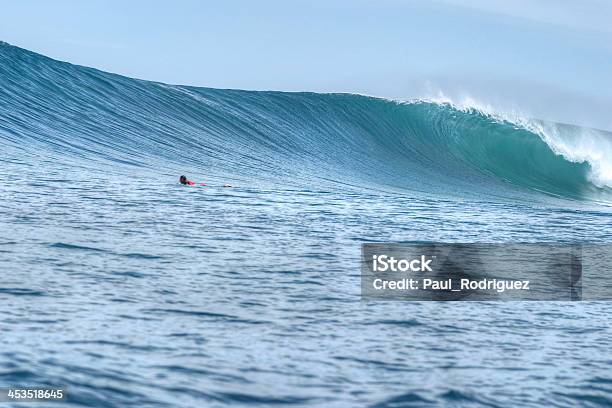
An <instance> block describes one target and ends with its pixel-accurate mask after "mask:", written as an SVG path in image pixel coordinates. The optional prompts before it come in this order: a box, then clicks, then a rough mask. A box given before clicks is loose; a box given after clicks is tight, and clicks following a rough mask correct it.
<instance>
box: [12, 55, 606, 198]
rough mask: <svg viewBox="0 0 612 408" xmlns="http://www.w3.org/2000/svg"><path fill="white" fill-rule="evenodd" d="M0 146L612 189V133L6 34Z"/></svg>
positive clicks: (304, 173)
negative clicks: (221, 78) (235, 83)
mask: <svg viewBox="0 0 612 408" xmlns="http://www.w3.org/2000/svg"><path fill="white" fill-rule="evenodd" d="M0 145H2V146H3V147H4V148H5V151H6V152H8V151H9V150H10V151H14V152H20V154H24V155H39V156H40V155H51V156H53V158H54V159H55V160H80V159H83V161H84V162H86V163H90V164H91V165H95V166H103V165H104V163H108V162H113V163H116V164H118V165H121V166H123V165H126V166H130V167H131V168H134V169H138V168H148V169H154V170H156V171H160V172H162V173H164V174H165V173H168V174H174V172H175V171H178V170H179V169H185V170H190V171H192V172H199V173H206V174H207V175H213V176H218V177H225V178H227V177H232V178H234V179H239V180H243V182H249V183H255V182H269V183H273V184H275V185H285V186H287V187H290V186H295V185H296V184H303V185H311V186H312V185H316V184H321V183H325V184H326V185H339V184H341V185H349V186H354V187H355V186H357V187H359V186H361V187H367V188H376V187H378V188H381V189H384V188H394V189H408V190H411V191H420V192H428V193H436V194H455V193H457V194H461V193H470V192H476V193H477V194H511V193H515V192H527V191H531V192H539V193H545V194H548V195H555V196H559V197H567V198H574V199H591V198H593V199H605V200H607V197H609V196H610V189H611V187H612V156H611V155H610V153H612V137H611V134H610V133H608V132H604V131H599V130H593V129H587V128H581V127H576V126H571V125H564V124H556V123H549V122H543V121H537V120H526V119H522V118H520V117H510V116H508V115H506V116H504V115H499V114H496V113H492V112H487V111H486V110H483V109H478V108H477V107H476V106H457V105H455V104H452V103H447V102H439V101H423V100H418V101H409V102H396V101H389V100H384V99H378V98H372V97H366V96H360V95H352V94H316V93H286V92H255V91H240V90H220V89H209V88H195V87H188V86H172V85H165V84H161V83H155V82H148V81H142V80H137V79H131V78H127V77H122V76H119V75H115V74H109V73H105V72H102V71H98V70H95V69H91V68H86V67H81V66H75V65H72V64H68V63H64V62H59V61H55V60H53V59H50V58H47V57H44V56H42V55H39V54H36V53H32V52H29V51H26V50H23V49H20V48H18V47H14V46H10V45H8V44H6V43H0Z"/></svg>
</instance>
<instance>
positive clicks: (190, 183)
mask: <svg viewBox="0 0 612 408" xmlns="http://www.w3.org/2000/svg"><path fill="white" fill-rule="evenodd" d="M179 182H180V183H181V184H183V185H185V186H195V185H196V182H195V181H191V180H187V177H185V176H181V177H179ZM200 185H201V186H205V185H206V183H200ZM231 186H232V185H231V184H224V185H223V187H231Z"/></svg>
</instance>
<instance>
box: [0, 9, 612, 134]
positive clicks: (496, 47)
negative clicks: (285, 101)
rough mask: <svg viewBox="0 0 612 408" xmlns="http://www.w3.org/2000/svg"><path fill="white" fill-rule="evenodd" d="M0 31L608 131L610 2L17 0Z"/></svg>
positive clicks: (213, 76)
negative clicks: (464, 100) (470, 101)
mask: <svg viewBox="0 0 612 408" xmlns="http://www.w3.org/2000/svg"><path fill="white" fill-rule="evenodd" d="M2 20H3V22H2V24H1V25H0V40H4V41H7V42H9V43H11V44H14V45H18V46H20V47H23V48H27V49H30V50H33V51H36V52H40V53H42V54H45V55H48V56H50V57H53V58H56V59H60V60H65V61H69V62H72V63H76V64H81V65H86V66H92V67H96V68H99V69H102V70H105V71H110V72H116V73H119V74H123V75H128V76H131V77H137V78H143V79H150V80H156V81H162V82H168V83H175V84H189V85H198V86H209V87H218V88H242V89H274V90H308V91H318V92H331V91H340V92H357V93H365V94H370V95H376V96H383V97H392V98H400V99H408V98H414V97H423V96H433V95H436V94H437V93H438V91H440V90H441V91H442V92H443V93H444V94H446V95H448V96H451V97H453V98H460V97H464V96H470V97H472V98H474V99H476V100H478V101H480V102H481V103H484V104H490V105H493V106H494V107H496V108H497V107H499V109H503V110H509V109H512V110H518V111H521V112H523V113H525V114H527V115H532V116H537V117H543V118H548V119H553V120H558V121H564V122H571V123H577V124H585V125H590V126H596V127H602V128H607V129H612V114H611V112H610V111H611V108H610V107H611V106H612V28H611V27H612V24H610V21H611V20H612V2H606V1H601V0H586V1H571V2H570V1H563V0H560V1H552V0H533V1H527V0H517V1H501V0H500V1H486V0H472V1H460V0H440V1H436V2H432V1H410V0H353V1H333V0H327V1H323V0H310V1H301V0H294V1H275V0H259V1H247V0H244V1H241V0H228V1H195V0H193V1H188V0H183V1H181V0H179V1H173V2H169V1H164V2H161V1H101V0H99V1H91V0H90V1H76V0H75V1H66V0H63V1H62V0H55V1H53V2H47V1H19V2H5V3H3V5H2Z"/></svg>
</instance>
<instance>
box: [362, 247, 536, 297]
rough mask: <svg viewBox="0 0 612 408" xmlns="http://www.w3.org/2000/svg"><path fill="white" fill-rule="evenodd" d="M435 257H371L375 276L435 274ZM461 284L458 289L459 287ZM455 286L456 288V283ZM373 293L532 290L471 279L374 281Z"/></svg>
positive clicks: (521, 283) (512, 282) (520, 282)
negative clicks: (378, 273)
mask: <svg viewBox="0 0 612 408" xmlns="http://www.w3.org/2000/svg"><path fill="white" fill-rule="evenodd" d="M435 259H436V256H433V257H431V258H428V257H427V256H426V255H421V256H420V257H419V258H416V259H396V258H394V257H393V256H388V255H376V254H374V255H372V270H373V271H374V272H395V273H397V272H424V273H426V272H433V269H432V266H431V264H432V263H433V262H434V260H435ZM457 281H458V285H457V284H456V283H457ZM454 282H455V285H453V283H454ZM372 287H373V288H374V290H419V289H424V290H450V291H452V292H460V291H462V290H487V291H491V290H494V291H496V292H500V293H501V292H504V291H506V290H529V280H504V279H496V278H493V279H488V278H481V279H476V280H475V279H470V278H459V279H453V278H443V279H439V278H425V277H419V278H412V277H411V278H401V279H399V280H398V279H397V278H391V279H385V278H375V279H374V280H373V281H372Z"/></svg>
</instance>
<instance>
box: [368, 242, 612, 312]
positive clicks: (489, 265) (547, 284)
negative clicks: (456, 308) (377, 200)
mask: <svg viewBox="0 0 612 408" xmlns="http://www.w3.org/2000/svg"><path fill="white" fill-rule="evenodd" d="M597 251H598V252H597V254H601V253H604V254H605V253H608V252H607V250H606V251H604V250H602V249H597ZM591 252H592V251H591ZM587 253H588V251H587ZM584 254H585V252H584V250H583V247H580V246H576V245H568V244H559V245H551V244H475V243H467V244H448V243H415V244H399V243H398V244H394V243H388V244H384V243H373V244H362V247H361V294H362V299H364V300H368V299H369V300H416V301H423V300H434V301H440V300H442V301H444V300H452V301H455V300H462V301H464V300H476V301H482V300H485V301H498V300H501V301H508V300H510V301H512V300H519V301H523V300H536V301H541V300H555V301H556V300H581V299H582V293H583V292H582V287H583V286H582V282H583V279H582V277H583V273H582V272H583V258H584V256H585V255H584ZM597 254H596V253H595V252H593V259H596V260H597V261H598V262H600V261H601V259H602V258H601V256H600V255H597ZM589 256H590V255H589ZM603 295H606V294H605V293H604V294H603ZM606 296H607V295H606Z"/></svg>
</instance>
